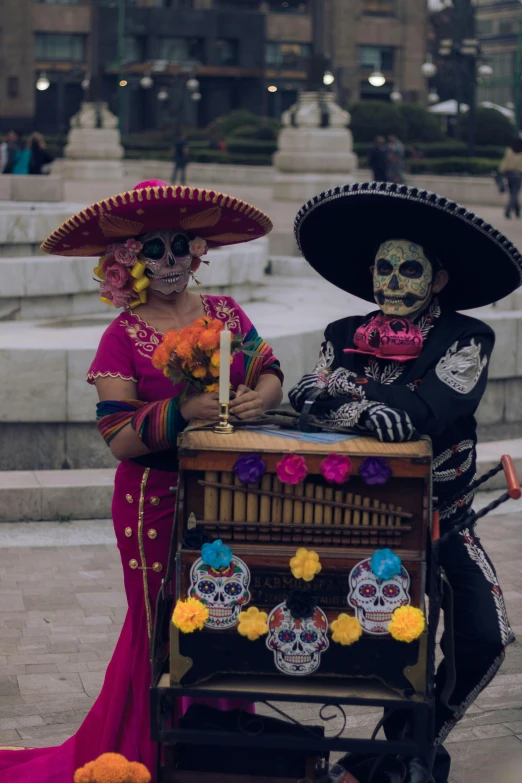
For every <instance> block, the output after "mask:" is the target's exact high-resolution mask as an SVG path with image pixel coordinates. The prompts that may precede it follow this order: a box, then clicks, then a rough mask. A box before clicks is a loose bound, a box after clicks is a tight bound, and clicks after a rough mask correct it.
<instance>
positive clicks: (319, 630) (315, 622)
mask: <svg viewBox="0 0 522 783" xmlns="http://www.w3.org/2000/svg"><path fill="white" fill-rule="evenodd" d="M327 634H328V619H327V617H326V615H325V613H324V612H323V610H322V609H320V608H319V607H318V606H317V607H316V608H315V611H314V614H313V616H312V617H307V618H304V619H301V620H295V619H294V618H293V617H292V615H291V614H290V612H289V610H288V609H287V608H286V604H284V603H282V604H279V605H278V606H276V607H274V609H272V611H271V612H270V614H269V616H268V636H267V639H266V646H267V647H268V649H269V650H272V652H273V653H274V662H275V665H276V668H277V669H279V671H280V672H283V674H293V675H298V676H303V675H306V674H313V672H315V671H317V669H318V668H319V665H320V663H321V653H323V652H325V650H327V649H328V647H329V644H330V642H329V640H328V635H327Z"/></svg>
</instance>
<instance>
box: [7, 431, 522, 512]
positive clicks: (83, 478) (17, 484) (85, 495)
mask: <svg viewBox="0 0 522 783" xmlns="http://www.w3.org/2000/svg"><path fill="white" fill-rule="evenodd" d="M503 454H511V456H512V457H513V459H514V462H515V467H516V469H517V472H518V475H519V477H522V438H519V439H516V440H504V441H494V442H491V443H482V444H480V445H479V448H478V471H479V474H480V475H483V474H484V473H486V472H487V471H488V470H490V469H491V468H492V467H494V466H495V465H496V464H497V462H498V461H499V459H500V457H501V456H502V455H503ZM114 472H115V471H114V469H112V468H98V469H96V468H95V469H87V470H40V471H38V470H37V471H3V472H0V522H21V521H27V522H37V521H40V520H54V521H56V520H59V521H64V522H66V521H69V520H73V519H85V520H87V519H108V518H109V517H110V515H111V498H112V487H113V482H114ZM504 487H505V481H504V475H503V473H499V474H497V476H495V477H494V478H493V479H491V480H490V481H489V482H488V484H487V486H486V488H487V489H488V490H493V489H496V490H499V489H503V488H504ZM488 502H489V501H488Z"/></svg>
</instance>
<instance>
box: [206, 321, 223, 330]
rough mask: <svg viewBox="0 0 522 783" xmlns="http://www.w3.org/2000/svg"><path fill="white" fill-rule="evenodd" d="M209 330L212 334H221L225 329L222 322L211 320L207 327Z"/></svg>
mask: <svg viewBox="0 0 522 783" xmlns="http://www.w3.org/2000/svg"><path fill="white" fill-rule="evenodd" d="M208 328H209V329H212V331H213V332H222V331H223V329H224V328H225V327H224V325H223V321H218V319H217V318H213V319H212V320H211V321H210V322H209V325H208Z"/></svg>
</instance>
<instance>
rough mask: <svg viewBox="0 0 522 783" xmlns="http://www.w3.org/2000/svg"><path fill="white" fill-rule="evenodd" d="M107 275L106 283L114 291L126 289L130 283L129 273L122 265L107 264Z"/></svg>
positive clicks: (105, 266) (105, 267)
mask: <svg viewBox="0 0 522 783" xmlns="http://www.w3.org/2000/svg"><path fill="white" fill-rule="evenodd" d="M103 271H104V273H105V283H106V284H107V285H108V286H110V288H111V289H112V290H114V289H120V288H124V287H125V286H126V285H127V283H128V282H129V272H128V270H127V269H126V268H125V267H124V266H122V265H121V264H117V263H116V264H107V265H104V269H103Z"/></svg>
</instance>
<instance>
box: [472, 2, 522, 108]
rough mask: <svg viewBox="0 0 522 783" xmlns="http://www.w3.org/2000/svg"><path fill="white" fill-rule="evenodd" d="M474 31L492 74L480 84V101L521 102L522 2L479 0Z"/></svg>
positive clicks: (500, 103)
mask: <svg viewBox="0 0 522 783" xmlns="http://www.w3.org/2000/svg"><path fill="white" fill-rule="evenodd" d="M476 30H477V36H478V38H479V40H480V42H481V48H482V52H483V54H484V55H485V56H486V57H487V60H488V62H489V63H490V64H491V67H492V68H493V74H494V76H493V77H492V78H491V79H488V82H487V83H486V84H482V85H480V86H479V90H478V97H479V100H481V101H491V102H492V103H496V104H497V105H500V106H505V105H506V104H513V105H515V104H517V102H518V103H520V91H521V89H522V85H521V77H522V3H521V2H520V0H503V2H502V1H501V2H492V0H489V1H488V2H485V0H478V2H477V8H476Z"/></svg>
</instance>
